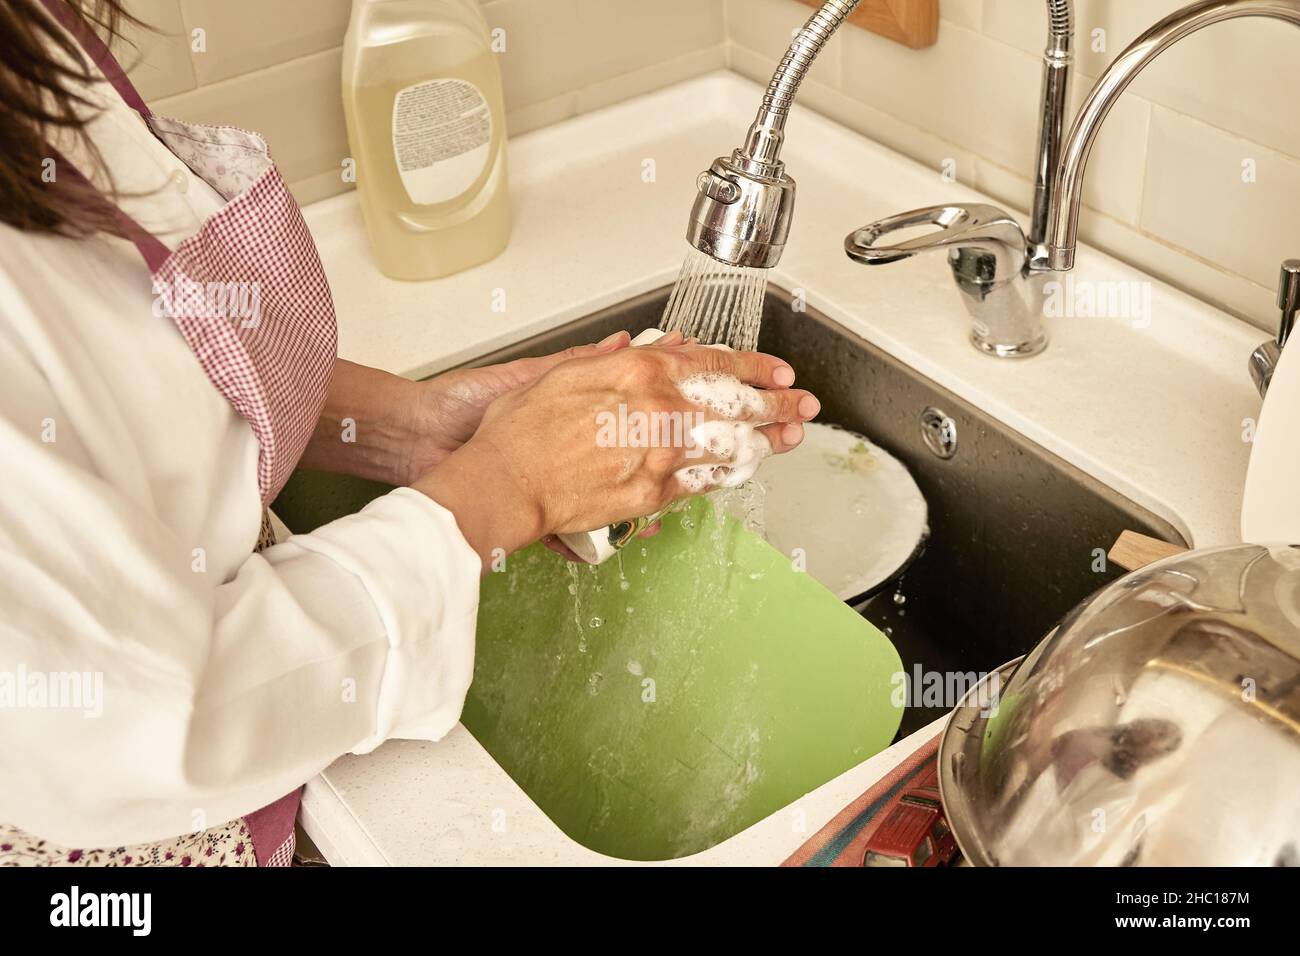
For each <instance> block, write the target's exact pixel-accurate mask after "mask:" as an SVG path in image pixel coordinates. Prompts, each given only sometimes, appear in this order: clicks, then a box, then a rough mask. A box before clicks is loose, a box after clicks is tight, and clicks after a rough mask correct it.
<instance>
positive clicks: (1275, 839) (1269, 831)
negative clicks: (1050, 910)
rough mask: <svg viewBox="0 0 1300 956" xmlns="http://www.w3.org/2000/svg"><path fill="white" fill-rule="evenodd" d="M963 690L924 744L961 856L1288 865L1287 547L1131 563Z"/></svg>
mask: <svg viewBox="0 0 1300 956" xmlns="http://www.w3.org/2000/svg"><path fill="white" fill-rule="evenodd" d="M1010 666H1011V665H1008V667H1010ZM1007 673H1009V671H1007ZM977 691H979V688H976V689H975V690H973V691H972V692H971V695H968V699H967V700H966V701H963V705H962V706H960V707H958V708H957V710H956V711H955V712H954V714H953V716H952V717H951V719H950V720H949V723H948V726H947V729H946V730H945V732H944V739H943V742H942V744H941V746H940V750H939V760H940V764H939V780H940V789H941V792H942V794H943V799H944V806H945V809H946V811H947V813H948V819H949V821H950V823H951V824H952V827H953V831H954V833H955V834H956V836H957V840H958V843H959V844H960V846H961V848H962V851H963V852H964V853H965V854H966V856H967V859H969V860H970V861H971V862H972V863H976V864H983V865H998V864H1001V865H1021V866H1023V865H1055V866H1070V865H1125V866H1128V865H1149V866H1188V865H1199V866H1236V865H1264V866H1271V865H1300V786H1298V784H1300V548H1296V547H1292V546H1271V547H1261V546H1256V545H1241V546H1235V547H1230V548H1220V549H1215V550H1207V551H1194V552H1189V553H1187V554H1184V555H1178V556H1176V557H1173V558H1169V559H1167V560H1165V561H1161V562H1159V563H1157V564H1153V565H1151V566H1149V567H1147V568H1143V569H1142V570H1140V571H1136V572H1134V573H1133V574H1130V575H1128V576H1126V577H1124V578H1121V579H1120V580H1118V581H1116V582H1114V583H1112V584H1110V585H1109V586H1107V587H1106V588H1104V589H1103V590H1101V591H1100V592H1098V593H1097V594H1096V595H1095V596H1094V597H1093V598H1091V599H1090V600H1089V601H1086V602H1085V603H1084V604H1082V605H1080V606H1079V607H1078V608H1076V609H1075V610H1074V611H1073V612H1071V614H1070V615H1069V616H1068V617H1067V618H1066V619H1065V620H1064V621H1063V622H1062V623H1061V625H1060V627H1058V628H1057V629H1056V630H1055V631H1053V632H1052V633H1051V634H1049V635H1048V636H1047V637H1046V638H1045V639H1044V640H1043V641H1042V643H1040V644H1039V645H1038V646H1037V647H1036V648H1035V649H1034V650H1033V651H1032V652H1031V653H1030V654H1029V655H1027V656H1026V658H1025V659H1024V662H1023V663H1022V664H1020V666H1019V667H1018V668H1016V669H1015V672H1014V675H1012V676H1010V678H1009V679H1008V680H1007V681H1006V683H1005V686H1003V687H1002V688H1001V689H1000V693H998V694H997V695H996V701H994V706H992V707H990V706H989V699H988V691H987V688H986V689H985V691H984V697H980V696H979V694H977Z"/></svg>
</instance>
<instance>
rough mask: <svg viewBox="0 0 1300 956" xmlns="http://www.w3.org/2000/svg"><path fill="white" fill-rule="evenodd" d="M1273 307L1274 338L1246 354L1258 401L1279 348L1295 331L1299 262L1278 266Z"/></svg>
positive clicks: (1299, 291) (1298, 307) (1299, 299)
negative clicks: (1279, 315)
mask: <svg viewBox="0 0 1300 956" xmlns="http://www.w3.org/2000/svg"><path fill="white" fill-rule="evenodd" d="M1277 307H1278V308H1279V309H1281V310H1282V318H1281V320H1280V321H1279V322H1278V325H1277V337H1276V338H1273V339H1269V340H1268V341H1267V342H1265V343H1264V344H1263V345H1261V346H1260V347H1259V348H1257V349H1255V351H1254V352H1252V353H1250V377H1251V379H1253V380H1254V382H1255V387H1256V388H1257V389H1259V397H1260V398H1264V397H1265V396H1266V395H1267V394H1268V387H1269V385H1271V384H1272V383H1273V373H1274V372H1275V371H1276V370H1277V363H1278V362H1279V361H1281V359H1282V349H1283V348H1284V347H1285V346H1286V343H1287V339H1289V338H1290V337H1291V331H1292V330H1293V329H1294V328H1295V314H1296V311H1297V310H1300V259H1287V260H1286V261H1285V262H1283V263H1282V274H1281V276H1279V277H1278V280H1277Z"/></svg>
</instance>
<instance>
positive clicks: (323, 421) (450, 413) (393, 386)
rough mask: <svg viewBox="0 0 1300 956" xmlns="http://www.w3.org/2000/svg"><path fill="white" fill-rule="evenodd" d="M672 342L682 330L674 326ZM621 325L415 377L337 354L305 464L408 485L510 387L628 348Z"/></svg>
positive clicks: (456, 444)
mask: <svg viewBox="0 0 1300 956" xmlns="http://www.w3.org/2000/svg"><path fill="white" fill-rule="evenodd" d="M672 334H673V335H674V336H675V340H676V341H680V340H681V335H680V333H672ZM630 341H631V340H630V339H629V337H628V334H627V333H626V332H616V333H614V334H613V335H611V336H609V337H608V338H607V339H605V340H604V341H603V342H601V343H599V344H597V345H580V346H576V347H574V348H570V349H566V350H565V351H563V352H557V353H555V354H554V355H546V356H542V357H540V358H528V359H520V360H519V361H516V362H506V363H504V364H502V365H490V366H487V367H485V368H473V369H457V370H455V371H451V372H446V373H444V374H442V375H439V376H437V377H436V378H433V379H430V380H429V381H427V382H412V381H410V380H409V379H404V378H401V377H399V376H396V375H390V374H389V373H387V372H383V371H380V370H379V369H375V368H367V367H366V366H364V365H356V364H354V363H352V362H345V361H343V360H341V359H340V360H339V361H337V362H336V363H335V365H334V374H333V376H332V378H331V380H330V387H329V394H328V396H327V399H326V403H325V408H324V410H323V411H322V413H321V416H320V420H319V421H318V422H317V424H316V430H315V433H314V434H313V435H312V440H311V443H310V444H309V445H308V447H307V449H306V451H305V452H304V453H303V456H302V459H301V461H300V462H299V464H300V465H301V466H302V467H303V468H312V469H316V470H319V471H330V472H335V473H337V474H342V475H354V476H356V477H358V478H366V479H369V480H371V481H381V482H384V483H385V484H390V485H409V484H411V483H412V482H413V481H415V480H416V479H417V478H419V477H420V476H421V475H423V474H425V473H426V472H428V471H429V469H431V468H433V466H434V465H436V464H438V463H439V462H441V461H442V460H443V459H445V458H446V457H447V456H448V455H450V454H451V453H452V452H454V451H455V450H456V449H458V448H459V447H460V446H461V445H463V444H464V443H465V442H466V441H467V440H469V437H470V436H471V435H473V434H474V431H475V429H477V428H478V424H479V422H480V421H481V420H482V418H483V413H484V411H486V410H487V407H488V406H489V405H490V404H492V402H493V401H494V400H496V399H497V398H498V397H500V396H501V395H503V394H505V393H506V392H508V391H510V390H511V389H516V388H521V387H523V386H525V385H529V384H531V383H532V382H535V381H536V380H537V379H538V378H539V377H541V376H542V375H544V374H545V373H546V372H547V371H549V370H550V369H552V368H554V367H555V366H556V365H558V364H560V363H561V362H564V361H567V360H569V359H571V358H581V357H583V356H593V355H602V354H605V353H609V352H615V351H618V350H619V349H623V348H626V347H627V346H628V344H629V342H630Z"/></svg>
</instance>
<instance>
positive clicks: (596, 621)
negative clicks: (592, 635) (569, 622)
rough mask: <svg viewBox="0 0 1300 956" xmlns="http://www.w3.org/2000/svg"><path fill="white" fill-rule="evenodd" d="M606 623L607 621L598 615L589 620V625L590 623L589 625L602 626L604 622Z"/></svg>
mask: <svg viewBox="0 0 1300 956" xmlns="http://www.w3.org/2000/svg"><path fill="white" fill-rule="evenodd" d="M604 623H605V622H604V621H602V620H601V619H600V618H598V617H593V618H592V619H591V620H590V621H588V622H587V625H588V626H589V627H600V626H601V625H602V624H604Z"/></svg>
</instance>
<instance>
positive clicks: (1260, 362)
mask: <svg viewBox="0 0 1300 956" xmlns="http://www.w3.org/2000/svg"><path fill="white" fill-rule="evenodd" d="M1238 17H1272V18H1274V19H1277V20H1283V21H1285V22H1287V23H1291V24H1293V25H1295V26H1300V0H1204V2H1201V3H1194V4H1192V5H1191V6H1187V7H1184V8H1183V9H1181V10H1176V11H1175V12H1173V13H1171V14H1170V15H1169V16H1167V17H1165V18H1164V19H1163V20H1161V21H1160V22H1159V23H1157V24H1156V25H1155V26H1153V27H1151V29H1149V30H1147V32H1146V33H1144V34H1142V35H1141V36H1140V37H1138V38H1137V39H1136V40H1134V41H1133V42H1132V43H1131V44H1129V46H1128V48H1127V49H1126V50H1125V51H1124V52H1123V53H1121V54H1120V55H1119V56H1118V57H1116V58H1115V62H1113V63H1112V64H1111V65H1110V66H1109V67H1107V69H1106V72H1105V73H1103V74H1102V77H1101V79H1099V80H1098V81H1097V85H1096V86H1094V87H1093V88H1092V92H1091V93H1090V94H1089V95H1088V99H1087V100H1086V101H1085V102H1084V104H1083V106H1082V107H1081V108H1080V110H1079V115H1078V117H1077V118H1076V119H1075V121H1074V127H1073V129H1071V130H1070V137H1069V139H1068V140H1067V141H1066V143H1065V147H1064V149H1063V150H1062V152H1061V161H1060V166H1059V167H1058V169H1057V173H1056V183H1055V187H1054V190H1053V192H1054V195H1053V196H1052V199H1051V202H1050V204H1049V205H1050V217H1049V222H1048V228H1047V243H1048V248H1047V255H1046V260H1045V261H1043V262H1035V263H1034V264H1033V268H1035V269H1038V270H1051V271H1056V272H1065V271H1068V270H1070V269H1073V268H1074V254H1075V248H1076V246H1077V244H1078V237H1079V209H1080V207H1081V206H1082V203H1083V178H1084V173H1085V172H1086V171H1087V168H1088V157H1089V155H1090V154H1091V153H1092V147H1093V144H1094V143H1095V142H1096V140H1097V134H1098V132H1099V131H1100V130H1101V126H1102V123H1103V122H1104V121H1105V119H1106V117H1107V115H1109V113H1110V110H1111V107H1112V106H1114V105H1115V101H1116V100H1118V99H1119V97H1120V94H1121V93H1123V92H1124V91H1125V90H1126V89H1127V88H1128V85H1129V84H1130V83H1132V82H1133V79H1134V78H1135V77H1136V76H1137V75H1138V74H1139V73H1141V72H1142V70H1143V68H1144V67H1145V66H1146V65H1147V64H1148V63H1150V62H1151V61H1152V60H1154V59H1155V58H1156V57H1157V56H1159V55H1160V54H1161V53H1163V52H1164V51H1165V50H1167V49H1169V47H1171V46H1173V45H1174V44H1175V43H1177V42H1178V41H1179V40H1182V39H1183V38H1185V37H1188V36H1191V35H1192V34H1193V33H1195V32H1197V31H1198V30H1200V29H1202V28H1203V27H1208V26H1210V25H1211V24H1213V23H1221V22H1223V21H1225V20H1234V19H1236V18H1238ZM1298 300H1300V261H1297V260H1295V259H1288V260H1287V261H1286V262H1284V263H1283V264H1282V276H1281V280H1280V282H1279V284H1278V307H1279V308H1280V309H1281V310H1282V319H1281V323H1280V325H1279V328H1278V334H1277V338H1276V339H1275V340H1272V341H1269V342H1265V343H1264V344H1263V345H1261V346H1260V347H1259V348H1258V349H1256V350H1255V351H1254V353H1252V354H1251V356H1250V363H1249V367H1250V374H1251V378H1252V379H1254V381H1255V385H1256V387H1257V388H1258V389H1259V393H1260V395H1261V396H1262V395H1263V394H1264V393H1265V392H1266V391H1267V390H1268V386H1269V382H1270V381H1271V380H1272V378H1273V369H1274V368H1275V367H1276V365H1277V362H1278V359H1279V358H1280V357H1281V354H1282V347H1283V346H1284V345H1286V342H1287V338H1288V336H1289V335H1290V334H1291V329H1292V326H1293V325H1294V322H1295V313H1296V306H1297V301H1298Z"/></svg>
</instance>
